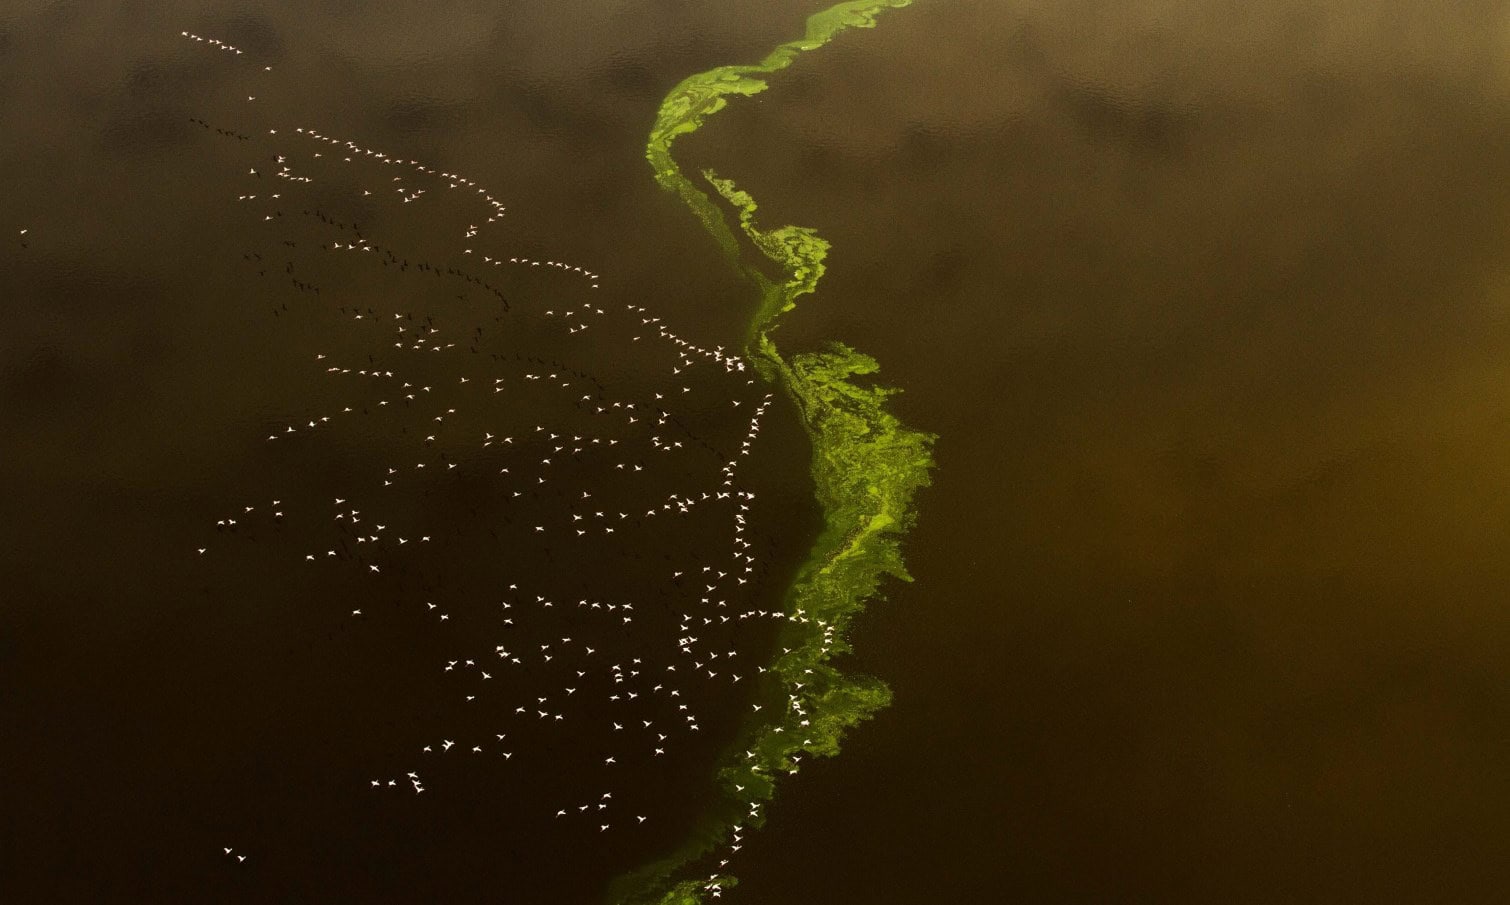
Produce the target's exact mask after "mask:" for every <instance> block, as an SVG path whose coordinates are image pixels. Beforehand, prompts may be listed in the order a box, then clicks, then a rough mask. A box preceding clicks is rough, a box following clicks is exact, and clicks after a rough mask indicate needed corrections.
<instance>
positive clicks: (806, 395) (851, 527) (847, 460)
mask: <svg viewBox="0 0 1510 905" xmlns="http://www.w3.org/2000/svg"><path fill="white" fill-rule="evenodd" d="M911 2H912V0H879V2H877V0H852V2H847V3H840V4H837V5H835V6H833V7H830V8H829V9H826V10H824V11H822V12H819V13H816V14H814V15H812V16H811V17H809V18H808V20H807V27H806V32H805V34H804V35H803V37H802V38H800V39H798V40H795V41H788V42H787V43H785V44H782V45H780V46H778V47H777V48H776V49H775V50H773V51H771V53H770V54H768V55H767V56H766V57H765V59H763V60H761V61H760V62H759V63H756V64H753V65H744V66H720V67H718V68H716V69H710V70H708V71H707V72H700V73H697V74H696V75H693V76H690V77H688V78H687V79H685V80H683V81H682V82H681V84H679V85H677V86H676V87H675V88H673V89H672V90H671V93H670V94H668V95H667V96H666V99H665V100H664V101H663V102H662V103H661V108H660V112H659V114H658V115H657V117H656V121H655V126H654V128H653V129H652V130H651V132H650V138H649V143H648V145H647V147H646V157H647V158H648V159H649V161H650V164H651V166H652V167H654V169H655V178H656V181H657V182H659V183H660V185H661V187H662V188H664V189H666V190H667V191H670V192H674V193H676V194H677V195H678V196H679V197H680V198H681V199H682V201H683V202H685V203H686V205H687V207H688V208H690V209H691V211H692V213H693V214H694V215H696V216H697V218H698V219H699V220H700V221H701V222H702V224H703V226H704V227H705V228H706V229H707V231H708V233H709V234H710V235H711V236H712V237H713V239H714V240H715V241H716V242H717V243H718V245H719V246H720V248H721V249H722V251H723V253H724V255H725V256H726V257H727V258H728V260H729V262H730V264H731V265H732V266H733V267H734V268H735V269H736V270H737V271H739V272H740V273H741V274H742V275H743V276H744V277H745V278H746V280H747V281H748V282H749V284H750V285H751V286H752V288H753V289H754V290H755V293H756V296H757V298H758V306H757V308H756V311H755V314H754V317H753V318H752V319H751V322H750V327H749V332H748V334H747V336H746V337H745V346H746V349H745V351H746V355H747V356H748V358H749V360H751V361H752V362H754V364H755V366H756V368H757V369H758V370H759V371H760V373H761V375H762V376H763V377H764V378H765V379H766V380H769V381H772V382H774V383H776V384H778V385H779V386H780V387H781V389H782V390H783V391H784V393H785V395H786V396H787V398H788V399H790V400H791V401H792V402H793V403H794V404H795V405H796V406H797V409H798V412H799V415H800V417H801V420H802V423H803V426H804V428H805V429H806V431H807V433H808V437H809V439H810V441H811V443H812V448H813V459H812V472H813V478H814V484H815V487H816V493H817V497H818V501H819V503H820V504H821V505H822V508H823V515H824V529H823V531H822V532H821V533H820V535H819V537H818V539H817V541H816V543H815V544H814V546H813V549H812V551H811V552H810V554H809V556H808V559H807V561H806V562H805V563H804V565H803V566H802V568H801V569H800V570H799V572H798V573H797V577H796V579H795V580H794V582H793V584H792V586H791V587H790V588H789V589H788V591H787V595H786V601H785V604H784V605H785V608H786V612H787V614H788V619H787V620H786V623H785V626H786V627H785V629H784V631H783V635H782V637H781V639H780V640H779V642H778V643H779V645H780V647H781V648H782V649H783V650H784V651H785V653H783V654H782V655H781V656H779V657H777V658H776V659H775V660H774V662H772V663H771V664H769V665H768V666H767V667H766V670H765V672H764V674H763V676H762V682H761V686H760V690H759V701H760V703H761V707H760V709H759V710H758V711H755V713H756V718H755V719H753V720H752V721H751V722H750V723H749V724H747V725H746V726H745V727H744V729H743V730H742V733H741V737H740V738H739V739H738V740H737V741H736V743H735V744H734V745H733V746H732V747H731V748H730V749H729V751H728V752H726V754H725V755H724V757H723V759H722V762H721V764H722V765H721V767H720V769H719V772H718V784H719V793H720V795H719V799H718V801H717V802H716V804H715V805H714V806H713V807H712V808H710V811H709V813H708V814H707V815H706V816H705V817H704V818H703V819H702V821H701V822H700V824H699V825H698V827H697V828H696V829H695V831H694V832H693V833H692V836H691V838H690V839H689V840H688V841H687V842H686V843H685V844H683V846H682V847H681V848H680V849H678V850H677V851H675V852H673V853H672V854H670V855H668V856H667V857H665V858H662V859H661V860H659V861H656V862H654V863H651V864H649V865H646V866H645V867H642V868H640V869H639V870H636V871H634V872H632V873H629V874H627V875H624V876H622V877H620V878H619V879H618V880H617V881H615V883H614V884H613V887H612V888H611V889H610V891H609V895H610V899H611V900H613V901H615V902H621V903H625V905H696V903H700V902H703V901H705V899H704V897H705V896H717V895H718V894H719V892H720V891H721V890H722V889H723V888H725V887H729V886H732V885H734V884H735V883H736V882H737V881H736V880H735V878H734V877H733V876H732V875H728V874H726V873H723V872H722V871H721V870H720V869H718V868H713V869H712V871H711V872H710V873H702V869H703V865H704V864H717V863H718V861H719V860H720V859H723V858H726V857H727V853H728V852H729V851H730V850H732V849H737V846H738V845H739V840H740V839H741V834H742V833H744V832H746V831H748V830H750V829H753V828H755V827H757V826H759V825H760V824H761V823H762V822H763V820H764V813H763V806H764V803H765V802H766V801H768V800H769V799H770V798H771V797H772V795H773V794H774V792H775V777H776V776H777V775H779V774H782V773H795V772H796V771H797V769H798V764H799V763H800V761H801V760H802V758H803V757H804V756H806V755H811V756H831V755H834V754H837V753H838V751H839V742H840V739H841V737H842V736H843V734H844V731H845V730H846V729H848V728H849V727H851V726H854V725H855V724H857V723H859V722H860V721H862V720H864V719H866V718H868V717H869V716H870V715H871V714H873V713H875V712H876V711H877V710H879V709H881V708H884V707H885V706H887V705H888V704H889V703H890V701H891V693H890V691H889V690H888V689H887V687H886V685H885V684H884V683H882V682H881V681H880V680H878V679H875V678H872V677H869V676H854V675H846V674H844V673H842V672H840V671H839V670H838V669H837V668H835V667H834V666H832V665H831V664H830V662H829V661H830V660H831V659H833V658H834V657H835V656H837V655H839V654H842V653H845V652H846V651H848V650H849V647H848V643H847V642H846V640H845V634H846V629H847V628H848V626H849V623H850V621H851V620H852V619H854V617H855V616H857V615H858V614H859V613H860V612H861V611H862V610H863V608H864V606H865V604H866V602H867V601H869V600H870V599H872V598H873V597H874V596H875V594H876V590H877V588H878V587H879V585H880V583H881V581H882V580H883V578H885V577H886V576H891V577H894V578H898V579H902V580H904V581H910V580H911V577H910V576H909V575H908V574H907V571H906V569H905V568H904V566H903V563H902V556H901V552H900V548H899V541H900V538H901V537H902V536H903V535H904V534H905V533H906V531H907V529H908V528H909V527H910V525H911V523H912V520H913V508H912V506H913V496H914V495H915V493H916V492H917V491H918V490H919V489H920V488H921V487H923V486H925V485H926V484H927V483H928V480H929V471H930V469H931V468H932V467H933V458H932V446H933V441H934V437H933V436H932V435H930V434H925V433H921V432H919V431H915V430H910V429H908V428H906V427H904V426H903V425H902V424H901V423H900V422H898V421H897V419H896V418H895V417H893V416H892V415H891V414H890V413H888V412H887V411H886V400H887V397H889V396H890V395H892V394H893V393H895V392H897V390H894V389H889V388H884V387H878V386H874V385H871V384H870V383H869V382H868V380H866V379H867V378H868V377H869V376H870V375H872V374H874V373H875V372H876V371H877V370H878V365H877V363H876V361H875V359H873V358H871V357H869V356H867V355H864V354H862V353H860V352H857V351H856V350H854V349H852V348H850V347H848V346H845V345H843V344H841V343H833V344H832V345H830V346H829V347H828V348H827V349H826V350H824V351H821V352H802V353H797V354H787V355H784V354H783V353H782V352H781V351H780V350H779V349H778V348H777V345H776V342H775V340H774V339H773V338H772V333H773V332H774V330H775V328H776V325H777V322H778V320H779V319H780V317H781V315H782V314H783V313H785V312H787V311H790V310H791V309H792V308H793V307H795V305H796V301H797V299H798V297H800V296H803V295H806V294H808V293H811V292H813V291H814V290H815V289H816V287H817V285H818V281H819V280H820V279H821V278H822V276H823V273H824V259H825V257H827V255H828V250H829V244H828V242H826V241H825V240H824V239H823V238H822V237H820V236H819V235H818V234H817V233H816V232H814V231H813V230H812V229H809V228H806V227H801V226H782V227H778V228H774V229H761V228H760V227H759V226H758V225H757V222H756V219H755V214H756V211H757V206H756V203H755V200H754V199H753V198H751V197H750V195H749V194H747V193H746V192H743V191H741V190H740V189H738V188H737V187H736V186H735V184H734V182H733V181H731V180H728V179H721V178H719V177H718V176H717V175H716V174H715V173H713V172H712V171H711V170H704V171H702V173H701V176H702V182H703V183H704V184H706V186H707V187H708V188H710V189H711V190H712V194H711V195H710V194H709V192H708V191H705V190H704V188H703V187H702V185H701V184H699V183H698V182H695V181H694V180H693V179H690V178H688V177H687V175H686V174H684V173H683V172H682V169H681V167H680V166H679V165H678V164H677V162H676V160H675V159H674V158H673V157H672V154H671V149H672V144H673V142H675V141H676V139H677V137H678V136H681V135H686V134H688V133H691V132H693V131H696V130H697V129H698V128H700V127H701V126H702V125H703V122H704V121H705V120H706V119H707V117H709V116H712V115H713V114H715V113H717V112H718V111H719V110H722V109H723V108H724V106H725V105H726V104H727V102H728V101H727V97H728V96H729V95H751V94H756V93H758V92H760V91H763V90H765V88H766V87H767V84H766V82H765V81H763V80H762V79H761V78H760V76H763V75H768V74H770V73H774V72H776V71H778V70H781V69H785V68H786V67H787V66H789V65H791V63H792V61H793V60H795V59H796V58H797V56H798V54H800V53H803V52H805V51H810V50H815V49H817V48H819V47H822V46H823V45H824V44H826V43H828V41H829V40H830V39H831V38H833V37H834V35H836V34H838V33H839V32H841V31H844V30H845V29H850V28H871V27H874V25H875V24H876V17H877V16H878V15H879V14H880V13H881V12H882V11H883V10H886V9H889V8H898V7H903V6H908V5H910V4H911ZM726 209H727V210H728V211H729V212H731V213H733V214H734V215H735V218H736V219H737V222H738V226H739V232H740V233H742V234H743V236H744V238H745V239H746V240H748V242H749V243H750V244H751V245H753V247H754V250H755V251H758V252H759V253H760V254H759V256H752V257H756V259H757V260H758V257H763V258H765V259H766V261H768V262H769V263H768V264H767V265H765V266H769V265H770V264H774V265H775V268H776V270H777V271H778V272H779V275H778V276H776V277H772V276H769V275H768V274H767V273H766V271H765V270H764V269H762V267H761V266H757V264H756V263H752V262H751V261H749V260H747V259H746V257H745V253H744V252H745V246H744V244H743V243H742V242H741V240H740V238H739V234H736V232H735V231H734V229H733V227H731V225H730V222H729V218H728V216H727V215H726V212H725V211H726ZM856 378H859V379H860V380H857V379H856ZM861 381H865V382H861ZM715 853H717V856H716V857H715ZM693 871H697V872H698V873H699V875H698V876H688V875H689V874H691V873H692V872H693Z"/></svg>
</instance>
